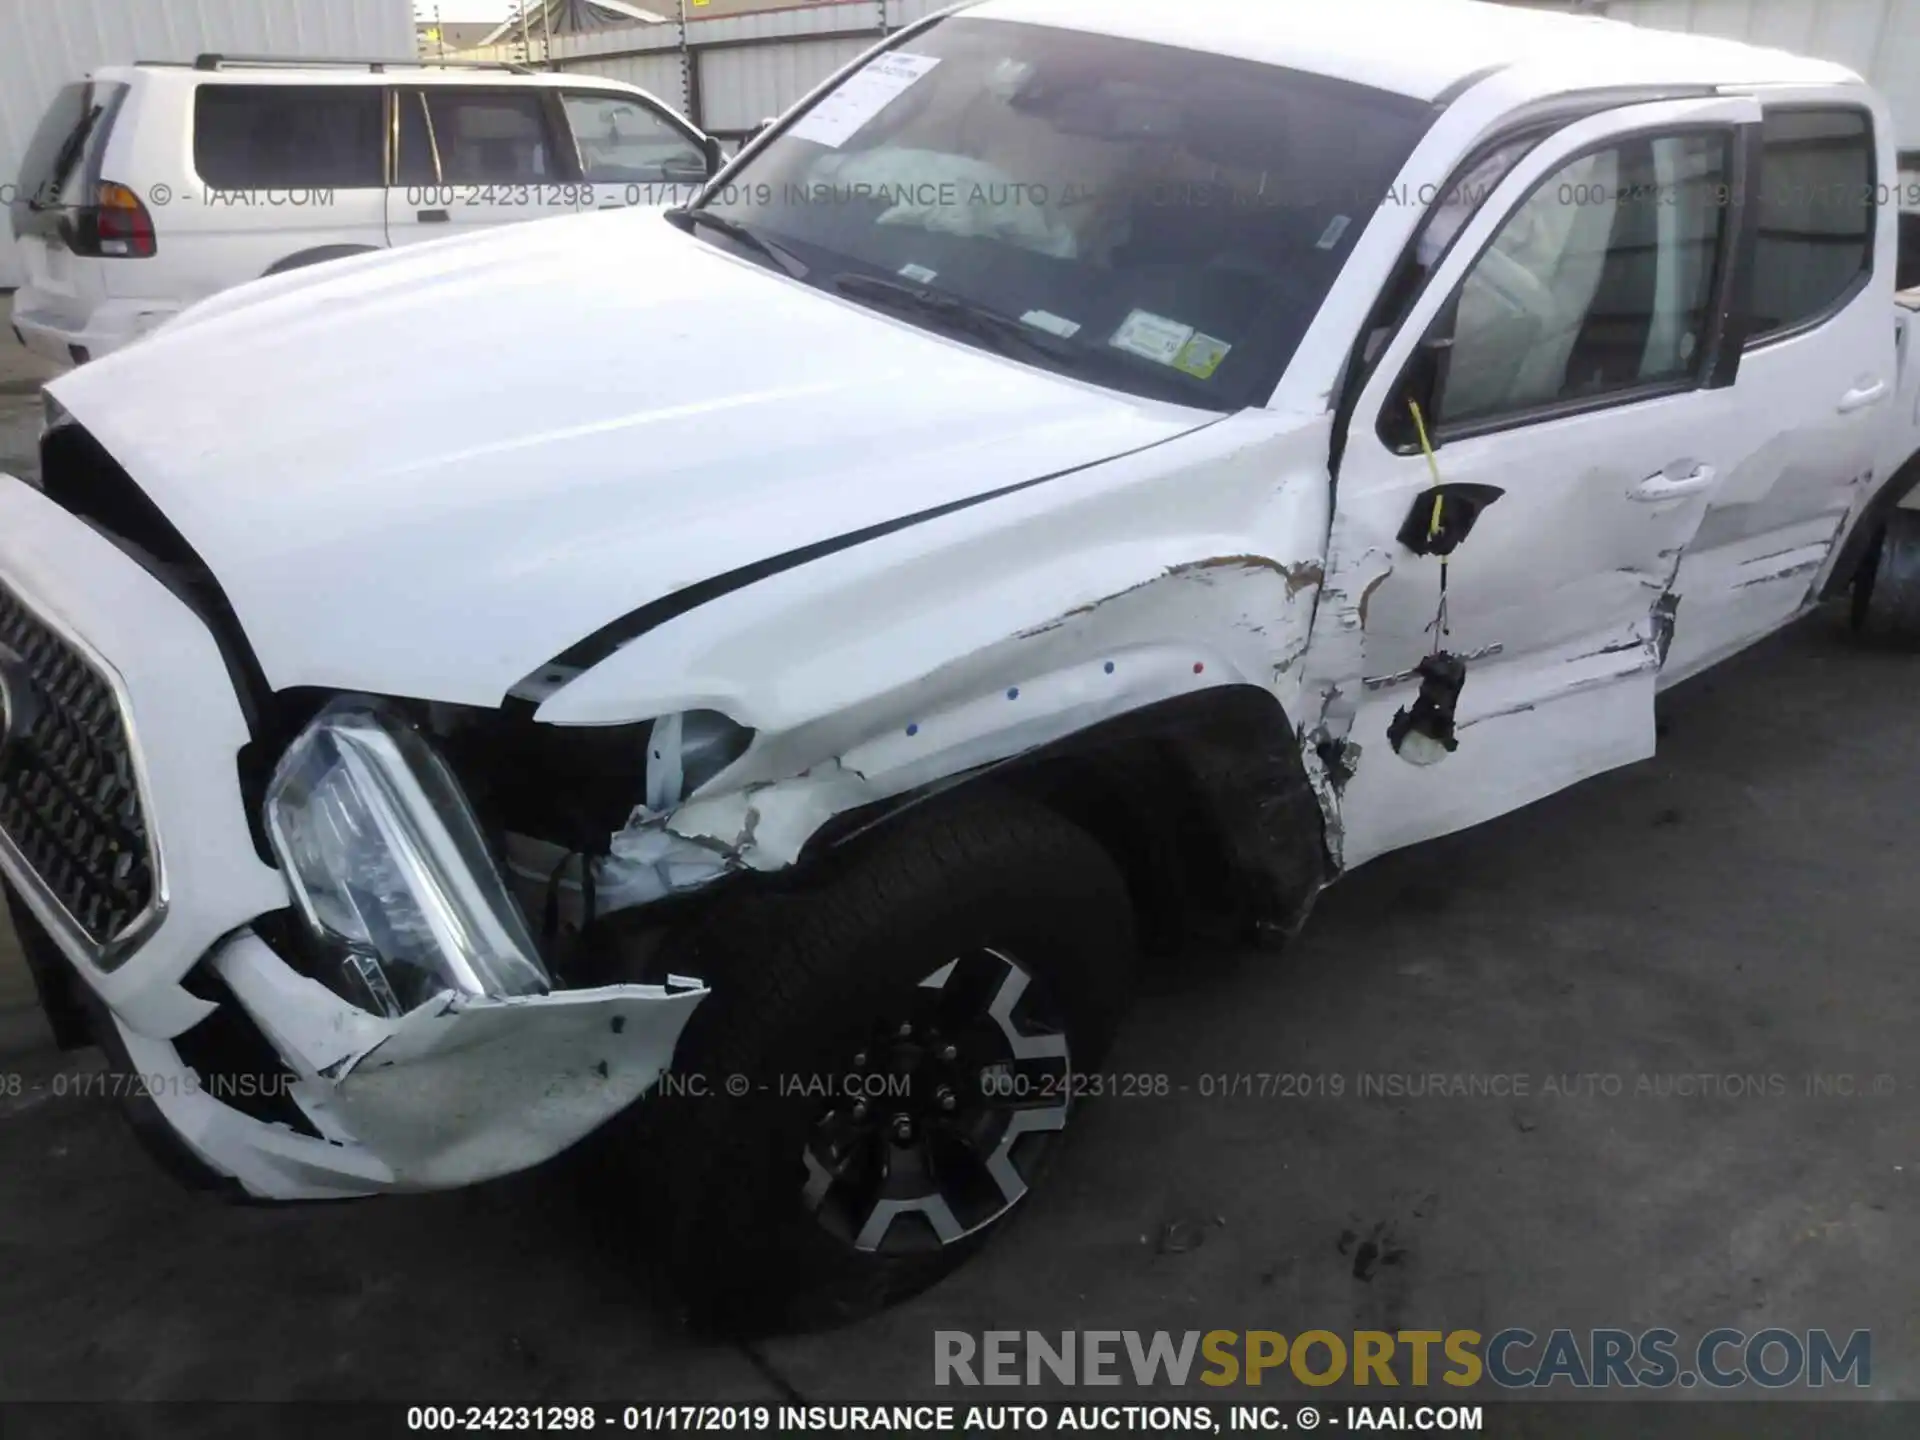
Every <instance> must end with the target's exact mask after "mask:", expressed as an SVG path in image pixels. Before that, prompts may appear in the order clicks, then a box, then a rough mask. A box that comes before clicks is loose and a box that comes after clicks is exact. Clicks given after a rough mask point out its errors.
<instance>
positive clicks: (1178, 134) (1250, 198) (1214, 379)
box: [683, 18, 1434, 411]
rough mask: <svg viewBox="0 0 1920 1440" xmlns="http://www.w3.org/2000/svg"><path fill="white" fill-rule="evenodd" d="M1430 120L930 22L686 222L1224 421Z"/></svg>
mask: <svg viewBox="0 0 1920 1440" xmlns="http://www.w3.org/2000/svg"><path fill="white" fill-rule="evenodd" d="M1276 23H1280V22H1278V21H1276ZM1433 114H1434V111H1433V107H1431V106H1430V105H1428V104H1426V103H1424V102H1421V101H1418V100H1414V99H1410V98H1408V97H1405V96H1400V95H1394V94H1390V93H1387V92H1384V91H1379V90H1374V89H1370V88H1366V87H1363V86H1359V85H1353V84H1349V83H1346V82H1344V81H1339V80H1333V79H1328V78H1326V77H1323V76H1316V75H1309V74H1303V73H1300V72H1297V71H1292V70H1286V69H1281V68H1279V67H1276V66H1272V65H1265V64H1259V63H1256V62H1251V61H1246V60H1239V59H1234V58H1230V57H1227V56H1220V55H1210V54H1205V53H1203V52H1200V51H1196V50H1187V49H1180V48H1175V47H1172V46H1168V45H1159V44H1149V43H1143V42H1139V41H1132V40H1123V39H1116V38H1113V37H1109V36H1104V35H1091V34H1083V33H1079V32H1075V31H1069V30H1061V29H1055V28H1052V27H1049V26H1040V25H1029V24H1016V23H1011V22H1006V21H995V20H984V19H978V18H974V19H967V18H956V19H949V20H945V21H941V22H940V23H938V24H936V25H935V26H933V27H932V28H930V29H928V30H926V31H923V32H921V33H920V34H918V35H915V36H913V37H912V38H911V39H910V40H908V41H906V42H905V43H904V44H902V45H901V46H899V47H897V48H895V49H893V50H890V51H888V52H886V53H885V54H883V55H881V56H879V57H877V58H876V59H874V60H872V61H871V62H869V63H868V64H867V65H866V66H864V67H863V68H862V69H861V70H860V71H858V72H857V73H855V74H853V75H851V76H849V77H848V78H847V79H846V80H844V81H843V82H842V83H841V84H840V85H839V86H838V87H836V88H835V89H834V90H833V91H831V92H829V93H828V94H827V95H825V96H824V97H822V98H821V99H820V100H819V101H817V102H816V103H815V104H814V105H812V106H811V107H810V108H808V109H807V110H806V111H805V112H803V113H800V114H799V115H797V116H796V117H795V118H794V119H793V120H792V121H791V122H790V123H788V124H787V126H786V128H785V129H784V130H783V131H782V132H781V133H780V134H778V135H777V136H775V137H774V138H773V139H772V140H770V141H769V142H768V144H767V146H766V148H765V149H764V150H762V151H761V152H760V153H759V154H758V155H757V156H755V157H753V158H752V159H750V160H749V161H748V162H747V163H746V164H745V165H744V166H742V167H741V168H740V169H739V170H737V171H736V172H735V173H734V174H733V175H731V176H729V177H728V179H727V180H726V181H725V182H723V183H722V184H720V185H719V186H717V187H716V188H715V189H713V190H712V191H711V192H710V193H709V194H708V196H707V197H706V200H705V203H704V205H703V206H702V207H701V211H696V212H694V213H693V214H691V215H688V216H684V217H683V223H688V224H689V225H690V226H691V227H693V228H697V229H698V230H699V231H700V233H702V234H703V235H704V236H706V237H708V238H710V239H713V240H714V241H715V243H728V241H729V240H731V242H732V243H734V244H735V245H737V246H738V247H739V248H741V249H742V250H743V251H748V252H752V253H755V254H757V255H758V256H759V258H761V259H762V260H763V261H764V262H766V263H769V264H771V263H774V262H776V261H777V262H779V263H780V267H781V268H782V269H784V270H786V271H787V272H788V273H791V274H794V275H796V276H800V277H801V278H803V279H804V280H805V281H806V282H807V283H809V284H816V285H819V286H820V287H821V288H823V289H828V290H832V291H835V292H836V293H839V294H841V295H844V296H846V297H848V298H849V299H850V300H852V301H854V302H855V303H859V304H864V305H868V306H870V307H872V308H874V309H876V310H882V311H884V312H885V313H887V314H889V315H893V316H896V317H898V318H900V319H903V320H906V321H908V322H909V323H913V324H918V325H921V326H923V327H925V328H927V329H932V330H937V331H940V332H942V333H946V334H951V335H953V336H955V337H956V338H959V339H962V340H964V341H967V342H968V343H972V344H977V345H980V346H982V347H985V348H990V349H995V350H999V351H1001V352H1003V353H1006V354H1009V355H1011V356H1013V357H1014V358H1017V359H1020V360H1023V361H1026V362H1027V363H1031V364H1036V365H1041V366H1044V367H1046V368H1049V369H1053V370H1056V371H1059V372H1062V373H1066V374H1070V375H1074V376H1076V377H1077V378H1080V379H1084V380H1087V381H1091V382H1093V383H1097V384H1101V385H1106V386H1110V387H1112V388H1115V389H1120V390H1126V391H1130V392H1133V393H1136V394H1140V395H1146V396H1151V397H1154V398H1159V399H1168V400H1175V401H1178V402H1180V403H1183V404H1189V405H1195V406H1200V407H1204V408H1207V409H1211V410H1219V411H1229V410H1236V409H1241V408H1244V407H1246V406H1250V405H1258V404H1261V403H1264V401H1265V400H1266V398H1267V396H1268V395H1269V394H1270V393H1271V391H1272V388H1273V386H1274V385H1275V384H1276V383H1277V382H1278V380H1279V377H1280V374H1281V372H1282V370H1283V369H1284V368H1285V367H1286V364H1287V362H1288V360H1289V359H1291V357H1292V355H1293V352H1294V349H1295V348H1296V346H1297V345H1298V344H1299V342H1300V338H1301V336H1302V335H1303V334H1304V333H1305V332H1306V329H1307V326H1308V324H1309V323H1310V322H1311V321H1312V319H1313V316H1314V314H1315V312H1316V311H1317V310H1318V309H1319V307H1320V305H1321V303H1322V301H1323V300H1324V299H1325V297H1326V294H1327V291H1328V290H1329V289H1330V288H1331V286H1332V284H1333V281H1334V278H1335V276H1336V275H1338V273H1339V271H1340V267H1341V266H1342V265H1343V264H1344V263H1345V262H1346V259H1347V256H1348V255H1349V253H1350V252H1351V250H1352V248H1353V245H1354V243H1355V242H1356V241H1357V240H1358V239H1359V237H1360V234H1361V232H1362V231H1363V230H1364V229H1365V228H1366V225H1367V222H1368V221H1369V220H1370V219H1371V218H1372V217H1373V214H1374V212H1375V211H1376V210H1377V209H1378V208H1379V206H1380V205H1381V204H1382V203H1383V202H1384V201H1385V200H1386V198H1387V196H1388V193H1389V189H1390V187H1391V186H1392V184H1393V181H1394V179H1395V177H1396V176H1397V175H1398V174H1399V172H1400V169H1401V167H1402V165H1403V164H1404V163H1405V161H1406V159H1407V157H1408V155H1409V154H1411V152H1412V150H1413V147H1414V145H1415V144H1416V143H1418V141H1419V139H1420V137H1421V135H1422V134H1423V133H1424V132H1425V130H1426V128H1427V126H1428V125H1429V124H1430V123H1431V120H1432V118H1433ZM702 212H704V213H705V214H706V215H707V216H709V217H711V218H712V219H713V220H714V221H715V222H716V223H713V224H711V225H700V224H699V223H698V222H699V220H700V218H701V213H702Z"/></svg>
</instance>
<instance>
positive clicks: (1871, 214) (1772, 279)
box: [1748, 110, 1879, 344]
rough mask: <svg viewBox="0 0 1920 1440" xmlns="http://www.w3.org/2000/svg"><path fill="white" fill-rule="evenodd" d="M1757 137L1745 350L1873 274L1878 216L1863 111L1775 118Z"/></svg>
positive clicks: (1836, 301)
mask: <svg viewBox="0 0 1920 1440" xmlns="http://www.w3.org/2000/svg"><path fill="white" fill-rule="evenodd" d="M1761 137H1762V143H1763V144H1764V146H1765V154H1764V157H1763V159H1762V160H1761V163H1760V195H1759V210H1760V234H1759V239H1758V242H1757V244H1756V246H1755V249H1754V256H1753V302H1752V304H1753V326H1752V329H1751V330H1750V331H1749V332H1748V333H1749V334H1750V335H1751V336H1752V337H1753V338H1752V339H1751V340H1749V342H1748V343H1749V344H1754V343H1758V342H1762V341H1765V340H1767V339H1769V338H1771V337H1773V336H1775V335H1778V334H1780V333H1781V332H1783V331H1787V330H1794V329H1798V328H1800V327H1801V326H1803V325H1806V324H1809V323H1811V322H1815V321H1818V320H1819V319H1820V318H1821V317H1823V316H1825V315H1828V314H1830V313H1831V312H1833V311H1834V310H1835V309H1837V308H1838V307H1839V306H1840V305H1841V303H1842V302H1843V301H1844V300H1845V299H1846V298H1847V296H1848V295H1850V294H1851V293H1852V292H1853V290H1854V289H1855V287H1856V286H1857V285H1859V284H1860V282H1861V281H1862V279H1863V278H1864V277H1866V276H1868V275H1870V274H1871V273H1872V272H1873V241H1874V229H1875V221H1876V219H1877V215H1878V207H1877V205H1876V204H1875V201H1876V200H1877V198H1878V197H1877V195H1876V193H1875V192H1876V190H1877V188H1878V181H1879V175H1878V173H1877V171H1876V170H1875V166H1874V154H1873V121H1872V120H1871V118H1870V117H1869V116H1868V115H1867V113H1866V112H1865V111H1863V110H1773V111H1769V112H1767V115H1766V117H1765V121H1764V123H1763V125H1762V127H1761Z"/></svg>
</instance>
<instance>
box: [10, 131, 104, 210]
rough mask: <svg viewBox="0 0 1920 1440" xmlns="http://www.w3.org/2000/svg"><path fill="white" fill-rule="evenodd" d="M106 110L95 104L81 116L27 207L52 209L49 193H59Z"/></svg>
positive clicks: (56, 194)
mask: <svg viewBox="0 0 1920 1440" xmlns="http://www.w3.org/2000/svg"><path fill="white" fill-rule="evenodd" d="M106 111H107V107H106V106H104V105H94V106H90V107H89V108H88V110H87V113H86V114H85V115H83V116H81V117H80V123H79V124H78V125H76V126H74V127H73V130H72V132H71V133H70V134H68V136H67V139H66V143H65V144H64V145H62V146H61V147H60V149H59V151H58V152H57V153H56V154H55V155H54V157H53V164H52V165H51V166H50V167H49V168H48V170H47V174H46V178H45V179H43V180H42V181H41V182H40V184H39V186H38V187H37V188H36V189H35V190H34V192H33V194H32V195H31V196H29V197H28V199H27V209H29V210H34V211H39V210H51V209H52V208H53V205H52V203H51V202H50V201H49V200H48V199H47V197H48V196H49V195H53V196H58V195H59V193H60V187H61V186H63V185H65V184H66V183H67V174H68V172H69V171H71V170H72V169H73V167H74V164H75V162H76V161H78V160H79V158H80V152H81V151H83V150H85V149H86V146H87V137H88V136H89V135H91V134H93V127H94V126H95V125H97V124H99V123H100V117H101V116H102V115H104V114H106Z"/></svg>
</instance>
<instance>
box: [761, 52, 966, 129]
mask: <svg viewBox="0 0 1920 1440" xmlns="http://www.w3.org/2000/svg"><path fill="white" fill-rule="evenodd" d="M939 63H940V57H939V56H938V55H906V54H902V53H901V52H899V51H895V52H893V53H891V54H887V55H882V56H881V57H880V58H879V59H877V60H874V61H872V62H870V63H869V64H867V65H866V66H864V67H863V68H862V69H861V70H859V71H858V72H857V73H856V74H853V75H850V76H848V77H847V80H846V82H845V83H844V84H842V85H841V86H840V88H839V89H838V90H835V91H834V92H833V93H832V94H831V95H828V96H827V97H826V98H825V99H823V100H822V101H821V102H820V103H819V104H818V105H816V106H814V107H813V108H812V109H811V110H809V111H808V112H807V113H806V114H805V115H802V116H801V117H800V119H799V120H797V121H796V122H794V126H793V128H792V129H791V130H789V131H787V133H788V134H789V135H793V136H796V137H798V138H799V139H801V140H811V141H813V142H814V143H815V144H817V145H829V146H832V147H833V148H835V149H838V148H839V147H840V146H842V145H844V144H845V143H846V142H847V141H848V140H850V139H852V138H853V135H854V134H855V132H857V131H858V130H859V129H860V127H861V126H863V125H865V124H866V123H867V122H868V121H869V120H871V119H873V117H874V116H876V115H878V114H879V113H880V112H881V111H882V110H884V109H886V108H887V106H889V105H891V104H892V103H893V102H894V101H895V100H897V99H899V98H900V96H901V94H902V92H904V91H905V90H906V89H907V88H908V87H909V86H911V85H912V84H913V83H914V82H915V81H916V80H918V79H919V78H920V77H921V76H923V75H925V74H926V73H927V72H928V71H929V70H931V69H933V67H934V66H936V65H938V64H939Z"/></svg>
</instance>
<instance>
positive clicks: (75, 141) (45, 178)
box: [11, 80, 127, 235]
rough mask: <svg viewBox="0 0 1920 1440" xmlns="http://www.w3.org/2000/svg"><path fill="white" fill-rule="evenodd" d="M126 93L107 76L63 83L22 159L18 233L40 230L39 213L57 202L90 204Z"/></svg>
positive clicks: (15, 223) (16, 220)
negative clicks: (93, 79)
mask: <svg viewBox="0 0 1920 1440" xmlns="http://www.w3.org/2000/svg"><path fill="white" fill-rule="evenodd" d="M126 93H127V87H126V86H125V85H117V84H112V83H109V82H104V81H102V82H98V83H96V82H94V81H90V80H76V81H75V82H74V83H73V84H71V85H64V86H62V87H61V88H60V91H59V93H58V94H56V95H55V96H54V97H53V103H52V104H51V105H49V106H48V107H47V112H46V114H44V115H42V116H41V117H40V124H39V127H38V128H37V129H35V130H34V132H33V138H32V139H31V140H29V141H28V142H27V151H26V155H25V157H24V158H23V159H22V161H21V165H20V175H19V183H18V185H17V186H16V187H15V190H14V196H13V204H12V206H11V209H12V212H13V233H14V234H15V235H23V234H27V233H29V232H31V231H33V230H35V229H37V228H38V226H37V225H36V223H35V220H36V217H37V216H40V215H44V214H47V213H48V212H50V211H52V210H54V209H56V208H57V207H59V206H62V205H79V204H85V203H86V196H87V193H88V192H89V191H90V190H91V189H92V187H93V186H94V185H95V184H97V183H98V182H99V179H100V156H101V153H102V152H103V151H104V150H105V149H106V147H107V132H108V131H109V130H111V129H112V128H113V117H114V113H115V112H116V111H117V110H118V109H119V108H120V101H121V100H122V99H123V98H124V97H125V95H126Z"/></svg>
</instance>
